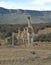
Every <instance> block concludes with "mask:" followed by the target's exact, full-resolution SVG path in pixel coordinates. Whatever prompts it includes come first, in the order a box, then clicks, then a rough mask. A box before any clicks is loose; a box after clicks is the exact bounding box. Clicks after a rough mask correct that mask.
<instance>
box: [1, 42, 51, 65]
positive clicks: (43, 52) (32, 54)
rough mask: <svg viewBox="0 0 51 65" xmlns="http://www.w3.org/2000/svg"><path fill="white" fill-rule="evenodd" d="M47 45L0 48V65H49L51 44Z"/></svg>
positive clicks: (43, 43) (50, 62) (50, 63)
mask: <svg viewBox="0 0 51 65" xmlns="http://www.w3.org/2000/svg"><path fill="white" fill-rule="evenodd" d="M40 43H41V45H40ZM47 43H48V42H46V43H45V42H36V43H35V45H34V47H33V48H31V47H30V48H28V47H25V46H24V45H22V46H0V65H51V44H50V43H49V44H47ZM38 44H39V45H38Z"/></svg>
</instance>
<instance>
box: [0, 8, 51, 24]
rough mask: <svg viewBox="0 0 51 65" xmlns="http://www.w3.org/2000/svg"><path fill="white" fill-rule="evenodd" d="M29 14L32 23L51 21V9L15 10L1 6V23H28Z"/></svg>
mask: <svg viewBox="0 0 51 65" xmlns="http://www.w3.org/2000/svg"><path fill="white" fill-rule="evenodd" d="M28 16H30V17H31V22H32V23H42V22H43V23H44V22H46V23H47V22H51V11H35V10H22V9H17V10H14V9H5V8H2V7H0V23H4V24H8V23H9V24H13V23H17V24H24V23H27V17H28Z"/></svg>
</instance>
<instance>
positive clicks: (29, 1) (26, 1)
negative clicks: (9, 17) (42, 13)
mask: <svg viewBox="0 0 51 65" xmlns="http://www.w3.org/2000/svg"><path fill="white" fill-rule="evenodd" d="M0 7H4V8H7V9H27V10H51V0H0Z"/></svg>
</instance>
